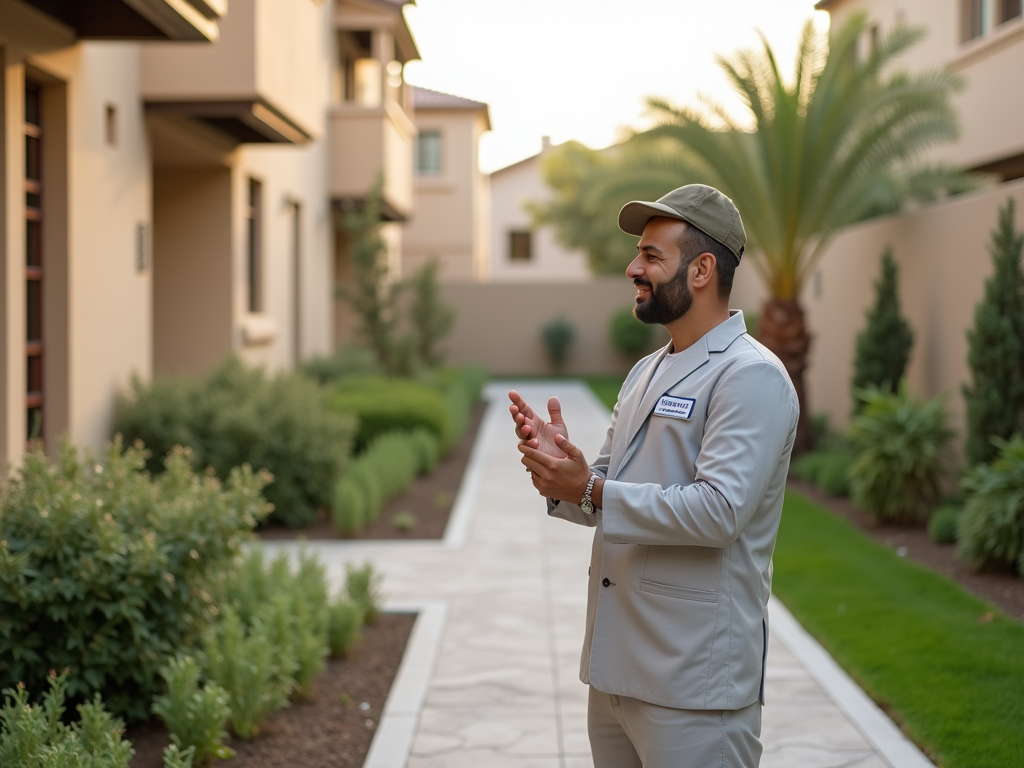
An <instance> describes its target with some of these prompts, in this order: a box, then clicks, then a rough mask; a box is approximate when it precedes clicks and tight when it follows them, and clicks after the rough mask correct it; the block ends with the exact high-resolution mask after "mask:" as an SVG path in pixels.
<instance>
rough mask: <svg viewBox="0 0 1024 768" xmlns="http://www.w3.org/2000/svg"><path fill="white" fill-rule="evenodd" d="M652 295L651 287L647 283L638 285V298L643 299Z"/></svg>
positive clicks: (638, 299)
mask: <svg viewBox="0 0 1024 768" xmlns="http://www.w3.org/2000/svg"><path fill="white" fill-rule="evenodd" d="M650 295H651V289H650V288H648V287H647V286H646V285H638V286H637V287H636V300H637V301H641V300H643V299H646V298H647V297H648V296H650Z"/></svg>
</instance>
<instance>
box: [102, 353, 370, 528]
mask: <svg viewBox="0 0 1024 768" xmlns="http://www.w3.org/2000/svg"><path fill="white" fill-rule="evenodd" d="M326 398H327V390H324V389H323V388H322V387H320V386H319V385H318V384H316V382H314V381H312V380H311V379H308V378H306V377H305V376H302V375H299V374H287V375H281V376H276V377H273V378H271V377H268V376H267V375H266V373H264V372H263V371H262V370H261V369H258V368H246V367H245V366H243V365H242V363H241V362H240V361H239V360H238V359H237V358H230V359H228V360H227V361H226V362H225V363H224V364H223V365H221V366H220V367H219V368H217V369H216V370H214V371H213V372H212V373H210V374H209V375H208V376H206V377H204V378H202V379H194V378H189V377H181V378H176V379H156V380H154V381H153V382H152V383H151V384H147V385H143V384H141V383H140V382H139V381H135V382H134V383H133V384H132V393H131V395H130V396H129V397H127V398H125V399H122V401H121V403H120V405H119V408H118V413H117V418H116V420H115V426H116V429H117V431H118V432H120V433H121V434H123V435H124V436H125V438H126V439H127V440H129V441H134V440H141V441H143V442H144V443H145V444H146V446H147V447H148V448H149V449H150V450H151V451H153V452H154V455H155V456H162V455H163V454H164V453H166V452H167V451H169V450H170V449H171V448H173V447H174V446H175V445H186V446H188V447H190V448H191V449H192V451H193V453H194V456H195V461H196V465H197V466H199V467H207V466H209V467H212V468H213V470H214V472H215V473H216V474H217V476H218V477H220V478H221V479H224V478H227V477H228V475H229V474H230V472H231V470H232V468H233V467H236V466H240V465H242V464H246V463H247V464H250V465H251V466H253V467H256V468H258V469H267V470H268V471H269V472H270V473H271V474H272V475H273V483H272V484H270V485H269V486H268V487H267V489H266V492H265V493H266V497H267V500H268V501H269V502H270V503H271V504H273V505H274V513H273V517H274V519H276V520H278V521H280V522H282V523H285V524H286V525H290V526H300V525H306V524H308V523H310V522H312V520H313V519H314V517H315V515H316V510H317V509H318V508H319V507H322V506H327V505H329V504H330V501H331V493H332V490H333V486H334V480H335V478H337V477H338V476H340V475H341V474H342V472H344V469H345V466H346V464H347V462H348V458H349V454H350V452H351V445H352V437H353V435H354V433H355V421H354V420H353V418H352V417H351V416H348V415H344V414H339V413H336V412H334V411H333V410H332V409H330V408H328V407H327V405H326ZM148 467H149V469H150V471H153V472H158V471H159V470H160V466H159V464H158V462H156V461H155V460H153V459H151V460H150V462H149V464H148Z"/></svg>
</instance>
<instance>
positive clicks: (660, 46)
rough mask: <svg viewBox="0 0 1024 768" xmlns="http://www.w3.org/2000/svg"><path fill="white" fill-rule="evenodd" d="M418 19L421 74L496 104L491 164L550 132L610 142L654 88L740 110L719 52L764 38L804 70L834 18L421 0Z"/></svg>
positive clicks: (608, 0)
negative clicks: (818, 36)
mask: <svg viewBox="0 0 1024 768" xmlns="http://www.w3.org/2000/svg"><path fill="white" fill-rule="evenodd" d="M405 13H406V19H407V20H408V22H409V26H410V28H411V29H412V33H413V36H414V37H415V39H416V42H417V45H418V46H419V49H420V55H421V56H422V60H421V61H413V62H410V63H409V64H408V65H407V66H406V68H405V77H406V80H407V81H408V82H410V83H412V84H414V85H419V86H422V87H424V88H432V89H434V90H437V91H444V92H445V93H452V94H455V95H457V96H464V97H466V98H470V99H476V100H477V101H484V102H487V103H488V104H489V105H490V109H491V125H492V128H493V130H492V131H491V132H490V133H489V134H486V135H485V136H484V137H483V139H482V140H481V143H480V165H481V168H482V169H483V170H484V171H487V172H489V171H493V170H496V169H498V168H502V167H504V166H506V165H509V164H511V163H514V162H516V161H518V160H522V159H523V158H525V157H529V156H531V155H534V154H536V153H537V152H539V151H540V146H541V137H542V136H550V137H551V140H552V142H553V143H555V144H560V143H562V142H564V141H567V140H569V139H575V140H577V141H581V142H583V143H584V144H586V145H587V146H590V147H594V148H599V147H605V146H607V145H609V144H611V143H614V142H615V141H616V138H617V137H618V136H619V135H621V129H622V127H624V126H632V127H642V126H643V124H644V108H643V103H642V100H643V98H644V96H647V95H656V96H662V97H664V98H668V99H669V100H671V101H673V102H676V103H681V104H687V103H689V104H692V103H694V102H695V101H696V98H697V96H698V95H699V94H705V95H708V96H711V97H712V98H714V99H715V100H716V101H719V102H722V103H724V104H726V106H728V107H730V109H731V110H732V111H734V113H736V114H737V115H739V114H740V107H739V103H738V101H737V100H736V99H735V97H734V96H733V94H732V93H731V92H730V90H729V87H728V85H727V83H726V80H725V77H724V75H723V74H722V72H721V70H720V69H719V67H718V65H717V64H716V61H715V57H716V56H717V55H726V56H728V55H730V54H732V53H734V52H735V51H736V50H738V49H740V48H750V47H759V46H760V40H759V38H758V34H757V32H758V30H760V31H761V32H762V33H763V34H764V35H765V37H766V38H767V39H768V41H769V42H770V43H771V45H772V47H773V48H774V50H775V52H776V54H777V55H778V58H779V60H780V62H781V63H782V66H783V71H784V72H790V71H792V65H793V61H794V59H795V56H796V46H797V42H798V40H799V37H800V32H801V30H802V28H803V25H804V23H805V22H806V21H807V20H808V19H810V18H812V17H813V18H814V20H815V24H816V26H818V27H819V28H820V29H823V30H824V29H827V28H828V15H827V14H826V13H824V12H822V11H815V10H814V0H416V5H415V6H412V5H410V6H406V10H405Z"/></svg>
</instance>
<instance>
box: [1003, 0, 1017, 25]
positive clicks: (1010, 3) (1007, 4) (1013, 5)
mask: <svg viewBox="0 0 1024 768" xmlns="http://www.w3.org/2000/svg"><path fill="white" fill-rule="evenodd" d="M999 5H1000V8H999V23H1000V24H1002V23H1003V22H1006V21H1009V20H1010V19H1016V18H1019V17H1020V15H1021V0H1000V3H999Z"/></svg>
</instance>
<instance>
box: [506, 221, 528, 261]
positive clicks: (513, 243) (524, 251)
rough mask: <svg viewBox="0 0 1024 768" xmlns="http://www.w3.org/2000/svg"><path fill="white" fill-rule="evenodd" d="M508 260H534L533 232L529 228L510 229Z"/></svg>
mask: <svg viewBox="0 0 1024 768" xmlns="http://www.w3.org/2000/svg"><path fill="white" fill-rule="evenodd" d="M508 260H509V261H511V262H513V263H522V264H529V263H530V262H532V261H533V232H531V231H530V230H528V229H510V230H509V231H508Z"/></svg>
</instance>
